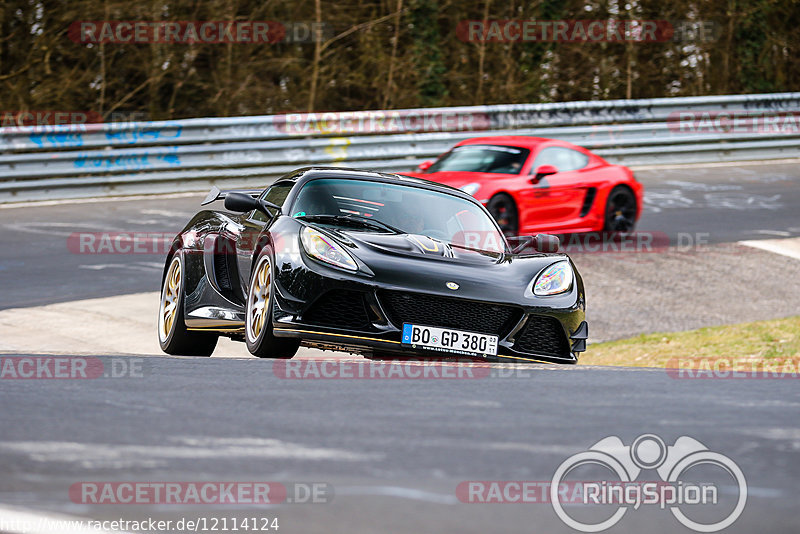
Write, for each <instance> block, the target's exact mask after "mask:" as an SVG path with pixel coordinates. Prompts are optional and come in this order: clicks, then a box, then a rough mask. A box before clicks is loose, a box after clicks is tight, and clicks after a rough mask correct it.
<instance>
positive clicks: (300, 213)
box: [292, 211, 306, 217]
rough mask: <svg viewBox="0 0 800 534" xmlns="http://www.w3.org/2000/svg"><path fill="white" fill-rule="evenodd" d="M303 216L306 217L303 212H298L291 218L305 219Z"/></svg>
mask: <svg viewBox="0 0 800 534" xmlns="http://www.w3.org/2000/svg"><path fill="white" fill-rule="evenodd" d="M305 216H306V212H304V211H298V212H297V213H295V214H294V215H292V217H305Z"/></svg>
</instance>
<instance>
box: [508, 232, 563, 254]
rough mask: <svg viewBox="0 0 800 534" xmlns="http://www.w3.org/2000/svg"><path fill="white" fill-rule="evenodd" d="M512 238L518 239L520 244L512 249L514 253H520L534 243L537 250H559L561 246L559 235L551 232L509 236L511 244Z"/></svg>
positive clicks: (546, 251)
mask: <svg viewBox="0 0 800 534" xmlns="http://www.w3.org/2000/svg"><path fill="white" fill-rule="evenodd" d="M512 240H516V241H518V242H519V244H518V245H517V246H515V247H513V248H512V249H511V253H512V254H520V253H521V252H523V251H524V250H525V249H527V248H528V247H529V246H531V245H533V249H534V250H535V251H536V252H545V253H548V252H558V249H559V248H560V247H561V240H560V239H559V238H558V236H555V235H550V234H536V235H535V236H530V235H529V236H519V237H517V238H509V244H510V243H511V242H512Z"/></svg>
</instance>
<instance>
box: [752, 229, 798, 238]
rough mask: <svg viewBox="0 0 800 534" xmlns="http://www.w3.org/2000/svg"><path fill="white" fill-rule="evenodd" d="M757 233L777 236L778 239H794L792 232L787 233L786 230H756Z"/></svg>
mask: <svg viewBox="0 0 800 534" xmlns="http://www.w3.org/2000/svg"><path fill="white" fill-rule="evenodd" d="M756 233H757V234H764V235H776V236H778V237H792V233H791V232H786V231H784V230H756Z"/></svg>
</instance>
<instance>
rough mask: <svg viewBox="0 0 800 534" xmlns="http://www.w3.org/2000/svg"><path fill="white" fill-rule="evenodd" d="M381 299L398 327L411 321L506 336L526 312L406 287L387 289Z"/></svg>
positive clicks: (510, 307) (511, 307)
mask: <svg viewBox="0 0 800 534" xmlns="http://www.w3.org/2000/svg"><path fill="white" fill-rule="evenodd" d="M380 299H381V303H382V304H383V306H384V307H385V309H386V313H387V314H389V319H390V320H391V321H392V322H393V323H394V324H395V326H397V327H398V328H401V327H402V326H403V323H411V324H419V325H427V326H439V327H447V328H456V329H459V330H466V331H470V332H480V333H485V334H494V335H497V336H502V335H503V334H504V333H505V332H507V331H508V330H510V329H511V328H512V327H513V325H514V324H515V323H516V322H517V321H518V320H519V318H520V317H521V316H522V311H521V310H520V309H517V308H515V307H513V306H503V305H499V304H489V303H485V302H472V301H469V300H463V299H457V298H449V297H437V296H435V295H424V294H420V293H408V292H404V291H383V292H381V293H380Z"/></svg>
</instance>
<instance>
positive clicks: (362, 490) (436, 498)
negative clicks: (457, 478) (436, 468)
mask: <svg viewBox="0 0 800 534" xmlns="http://www.w3.org/2000/svg"><path fill="white" fill-rule="evenodd" d="M336 494H337V495H361V496H370V497H374V496H378V495H381V496H386V497H395V498H400V499H409V500H413V501H424V502H434V503H437V504H458V503H459V500H458V499H457V498H456V497H455V496H454V495H448V494H445V493H434V492H431V491H425V490H419V489H416V488H404V487H401V486H344V487H341V486H336Z"/></svg>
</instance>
